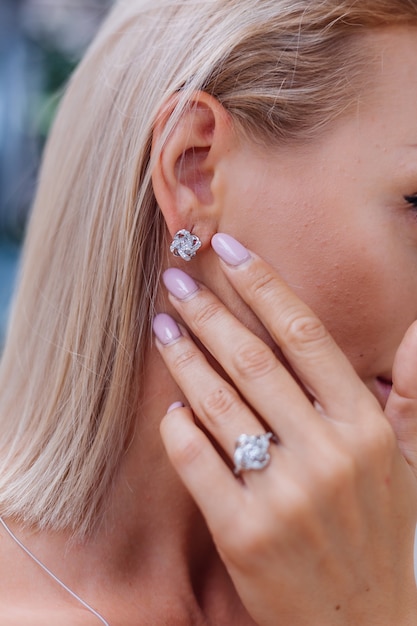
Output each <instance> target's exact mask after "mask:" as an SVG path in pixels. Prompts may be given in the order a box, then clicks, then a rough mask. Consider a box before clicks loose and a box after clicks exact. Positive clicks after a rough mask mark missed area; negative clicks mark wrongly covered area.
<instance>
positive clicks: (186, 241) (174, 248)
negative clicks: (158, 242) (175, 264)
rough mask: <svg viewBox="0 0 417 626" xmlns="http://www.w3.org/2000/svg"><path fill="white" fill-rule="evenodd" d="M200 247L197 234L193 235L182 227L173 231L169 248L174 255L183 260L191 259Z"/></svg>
mask: <svg viewBox="0 0 417 626" xmlns="http://www.w3.org/2000/svg"><path fill="white" fill-rule="evenodd" d="M200 247H201V241H200V239H199V238H198V237H197V235H193V234H192V233H190V231H189V230H185V229H182V230H179V231H178V232H177V233H175V235H174V239H173V241H172V243H171V245H170V247H169V249H170V251H171V252H172V254H173V255H174V256H179V257H181V258H182V259H183V260H184V261H191V259H192V258H194V257H195V255H196V254H197V250H199V248H200Z"/></svg>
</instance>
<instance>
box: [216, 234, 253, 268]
mask: <svg viewBox="0 0 417 626" xmlns="http://www.w3.org/2000/svg"><path fill="white" fill-rule="evenodd" d="M211 245H212V248H213V250H214V252H215V253H216V254H218V255H219V257H220V258H221V259H223V261H225V263H227V264H228V265H233V266H234V267H237V266H238V265H242V264H243V263H245V261H249V259H250V258H251V255H250V254H249V252H248V251H247V250H246V248H245V247H244V246H242V244H241V243H239V242H238V241H236V239H233V237H231V236H230V235H225V234H224V233H216V234H215V235H213V237H212V239H211Z"/></svg>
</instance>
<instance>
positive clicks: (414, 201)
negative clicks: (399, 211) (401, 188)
mask: <svg viewBox="0 0 417 626" xmlns="http://www.w3.org/2000/svg"><path fill="white" fill-rule="evenodd" d="M404 200H405V201H406V202H408V203H409V204H412V205H413V207H415V208H416V209H417V194H415V195H414V196H404Z"/></svg>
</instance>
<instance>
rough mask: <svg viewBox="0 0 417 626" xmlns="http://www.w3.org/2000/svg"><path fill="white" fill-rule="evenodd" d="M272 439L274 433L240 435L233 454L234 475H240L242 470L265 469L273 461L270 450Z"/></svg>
mask: <svg viewBox="0 0 417 626" xmlns="http://www.w3.org/2000/svg"><path fill="white" fill-rule="evenodd" d="M272 437H273V434H272V433H264V434H263V435H240V437H238V438H237V440H236V446H235V452H234V454H233V461H234V464H235V468H234V473H235V474H240V472H241V471H242V470H261V469H264V467H266V466H267V465H268V463H269V461H270V460H271V455H270V454H269V452H268V448H269V445H270V441H271V439H272Z"/></svg>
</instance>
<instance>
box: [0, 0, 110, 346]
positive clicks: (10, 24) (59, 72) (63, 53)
mask: <svg viewBox="0 0 417 626" xmlns="http://www.w3.org/2000/svg"><path fill="white" fill-rule="evenodd" d="M112 2H113V0H0V350H1V346H2V343H3V339H4V333H5V327H6V324H7V315H8V310H9V306H10V301H11V298H12V293H13V286H14V281H15V277H16V272H17V269H18V263H19V254H20V249H21V244H22V239H23V237H24V233H25V224H26V221H27V217H28V214H29V211H30V206H31V202H32V198H33V194H34V192H35V189H36V180H37V173H38V169H39V163H40V159H41V155H42V149H43V146H44V144H45V140H46V137H47V135H48V130H49V128H50V125H51V122H52V120H53V117H54V113H55V110H56V107H57V105H58V103H59V100H60V96H61V94H62V92H63V89H64V86H65V83H66V81H67V79H68V77H69V75H70V73H71V72H72V70H73V69H74V67H75V66H76V64H77V63H78V61H79V60H80V58H81V56H82V54H83V52H84V51H85V49H86V47H87V46H88V44H89V43H90V41H91V39H92V38H93V37H94V34H95V33H96V31H97V29H98V27H99V25H100V23H101V21H102V20H103V18H104V17H105V15H106V13H107V11H108V10H109V8H110V5H111V4H112Z"/></svg>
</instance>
